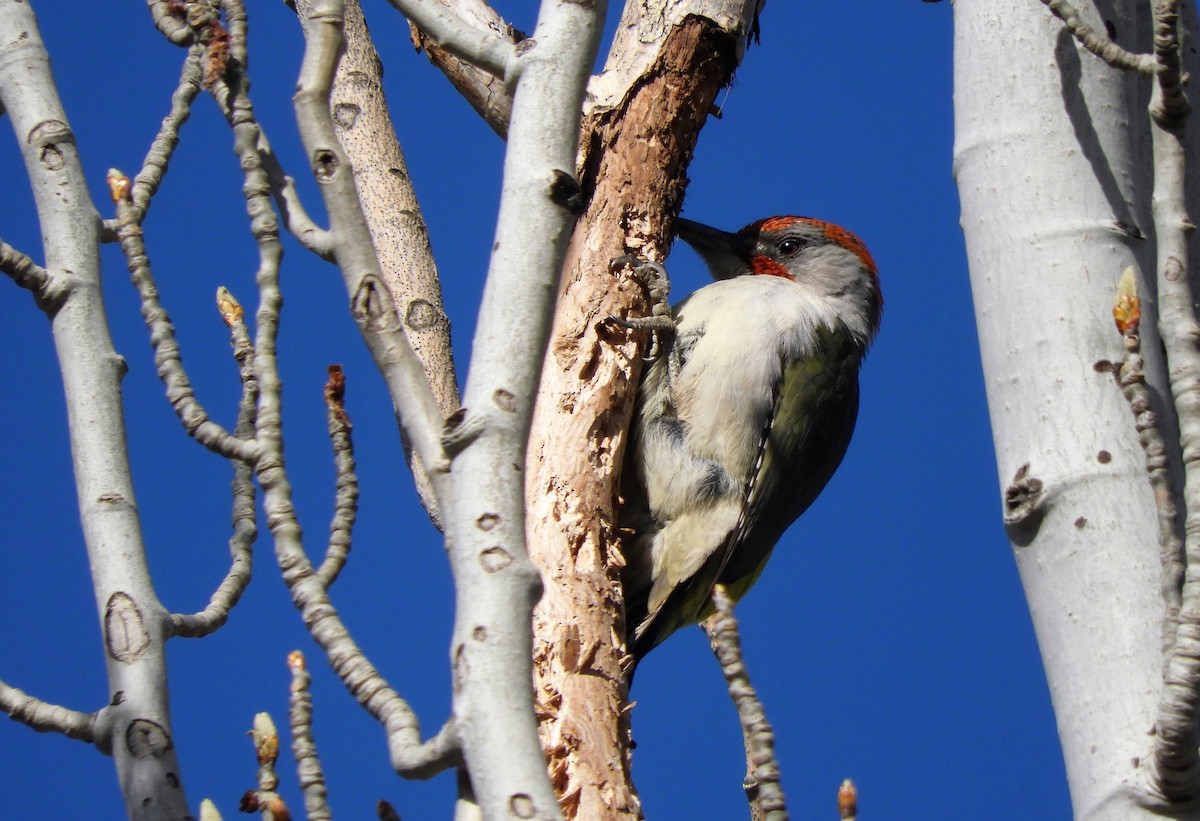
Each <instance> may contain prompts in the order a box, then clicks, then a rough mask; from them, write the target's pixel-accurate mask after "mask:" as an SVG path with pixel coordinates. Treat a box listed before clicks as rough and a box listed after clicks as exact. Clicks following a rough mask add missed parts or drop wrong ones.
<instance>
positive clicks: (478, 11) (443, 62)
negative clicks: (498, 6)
mask: <svg viewBox="0 0 1200 821" xmlns="http://www.w3.org/2000/svg"><path fill="white" fill-rule="evenodd" d="M436 2H439V3H441V4H442V5H444V6H446V7H447V8H449V9H450V10H452V11H453V12H454V13H455V14H457V15H458V16H459V17H461V18H462V19H463V20H466V21H467V22H468V23H470V24H471V25H473V26H475V27H476V28H486V29H490V30H491V31H494V32H496V33H497V34H498V35H500V36H501V37H504V38H505V39H507V40H509V41H510V42H511V43H512V44H513V45H514V46H515V45H516V44H518V43H520V42H521V41H522V40H524V39H525V34H524V33H523V32H520V31H517V30H516V29H515V28H513V26H512V25H511V24H509V23H508V22H506V21H505V20H504V18H503V17H501V16H500V14H499V13H498V12H497V11H496V10H495V9H493V8H492V7H491V6H489V5H488V4H487V3H485V2H483V0H436ZM410 25H411V28H412V36H413V45H415V46H416V47H417V48H418V49H419V50H421V51H424V52H425V54H426V55H427V56H428V57H429V62H431V63H433V64H434V65H435V66H437V68H438V69H439V70H441V72H442V73H443V74H445V75H446V79H448V80H449V81H450V83H451V84H452V85H453V86H454V87H455V88H456V89H458V92H459V94H461V95H462V96H463V99H465V100H466V101H467V102H468V103H469V104H470V105H471V107H472V108H474V109H475V111H476V112H478V114H479V116H480V117H482V118H483V121H484V122H485V123H487V124H488V126H489V127H491V129H492V130H493V131H495V132H496V134H497V135H499V136H500V138H501V139H503V138H504V137H506V136H507V134H508V121H509V118H510V117H512V93H511V91H510V89H509V88H508V87H507V86H506V85H505V82H504V77H503V76H498V75H496V74H494V73H492V72H490V71H485V70H484V69H481V68H479V67H478V66H476V65H473V64H472V63H470V62H468V61H466V60H463V59H461V58H460V57H458V56H457V55H455V54H452V53H451V52H449V51H447V50H446V49H444V48H442V47H441V46H439V45H437V44H436V43H434V42H432V41H431V40H430V39H429V37H427V36H426V35H425V33H424V32H423V31H421V29H420V28H419V27H418V26H416V25H412V24H410Z"/></svg>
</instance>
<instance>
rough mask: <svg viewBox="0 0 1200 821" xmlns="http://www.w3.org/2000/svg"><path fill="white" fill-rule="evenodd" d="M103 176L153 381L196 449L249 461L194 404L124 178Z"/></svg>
mask: <svg viewBox="0 0 1200 821" xmlns="http://www.w3.org/2000/svg"><path fill="white" fill-rule="evenodd" d="M108 176H109V186H110V188H111V189H112V191H113V198H114V199H115V200H116V202H117V239H118V241H119V242H120V244H121V252H122V253H123V254H124V255H125V261H126V263H127V264H128V266H129V273H130V277H131V279H132V280H133V284H134V286H135V287H136V288H137V290H138V295H139V296H140V297H141V298H142V318H143V319H145V321H146V328H147V329H148V330H149V331H150V344H151V345H152V346H153V348H154V364H155V366H156V368H157V369H158V378H159V379H161V380H162V383H163V386H164V387H165V388H166V390H167V401H168V402H170V403H171V407H172V408H174V409H175V415H176V416H178V417H179V421H180V422H182V423H183V428H184V430H186V431H187V433H188V435H189V436H191V437H192V438H193V439H195V440H196V441H197V442H199V443H200V444H201V445H203V446H204V447H206V448H208V449H209V450H211V451H212V452H213V453H216V454H218V455H220V456H224V457H225V458H226V459H237V460H239V461H242V462H253V461H254V460H255V459H256V458H257V457H258V448H257V447H256V446H255V444H254V442H253V441H247V440H245V439H238V438H237V437H235V436H233V435H232V434H231V433H229V431H227V430H225V428H223V427H221V425H219V424H218V423H216V422H214V421H212V419H211V418H209V416H208V412H207V411H205V410H204V406H203V405H201V404H200V402H199V401H197V400H196V394H195V391H193V390H192V382H191V379H189V378H188V375H187V371H186V370H185V369H184V367H183V359H182V358H181V356H180V352H179V343H178V341H177V340H176V339H175V326H174V325H173V324H172V322H171V317H170V316H169V315H168V314H167V311H166V309H165V308H163V306H162V303H160V302H159V299H158V286H157V285H156V284H155V282H154V275H153V273H152V272H151V270H150V259H149V258H148V257H147V256H146V244H145V241H144V239H143V237H142V229H141V227H140V226H139V225H138V224H137V221H136V220H137V217H138V213H137V211H136V209H135V208H134V206H133V204H132V202H130V200H129V193H130V183H129V178H128V177H125V176H124V175H123V174H121V173H120V172H119V171H116V170H115V169H113V170H110V171H109V172H108Z"/></svg>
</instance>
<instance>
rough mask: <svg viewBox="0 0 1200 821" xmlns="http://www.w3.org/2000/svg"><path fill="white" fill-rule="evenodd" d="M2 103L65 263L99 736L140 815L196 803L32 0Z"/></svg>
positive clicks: (70, 159) (4, 42) (22, 13)
mask: <svg viewBox="0 0 1200 821" xmlns="http://www.w3.org/2000/svg"><path fill="white" fill-rule="evenodd" d="M0 51H2V52H3V53H4V55H5V57H4V59H3V60H0V101H2V104H3V105H4V107H5V108H6V109H7V111H8V114H9V120H10V122H11V123H12V126H13V131H14V133H15V135H16V138H17V139H16V142H17V144H18V145H19V146H20V147H21V152H22V156H23V159H24V161H25V169H26V173H27V174H28V177H29V182H30V187H31V189H32V190H33V195H34V202H35V204H36V207H37V214H38V221H39V223H40V225H41V228H42V236H43V238H44V243H45V251H46V266H45V267H46V269H47V270H49V271H56V272H57V271H63V272H68V271H69V272H70V274H69V276H70V277H72V278H73V279H74V280H75V283H76V286H77V287H68V288H67V289H65V298H64V299H63V301H62V304H61V305H59V306H58V307H57V309H56V310H55V311H54V312H53V313H52V314H51V316H50V320H51V331H52V333H53V337H54V345H55V349H56V352H57V354H58V362H59V368H60V370H61V372H62V380H63V385H64V394H65V396H66V405H67V420H68V427H69V430H70V441H71V458H72V463H73V466H74V470H75V482H76V493H77V497H78V502H79V509H80V519H81V522H82V525H83V535H84V541H85V543H86V545H87V551H88V563H89V567H90V568H91V574H92V587H93V591H94V595H95V598H96V605H97V609H98V611H99V612H100V614H101V618H102V625H103V635H104V643H105V650H106V653H105V661H106V667H107V673H108V682H107V686H108V692H109V693H113V694H116V693H120V694H121V698H120V700H119V701H118V700H117V699H116V698H114V699H113V703H111V704H110V705H109V706H108V707H106V708H105V709H104V711H103V719H104V721H105V726H106V730H105V732H104V733H103V734H102V736H101V737H102V738H104V739H111V738H121V739H132V740H133V742H135V743H129V742H127V743H120V744H111V745H109V746H108V747H107V748H106V749H107V750H111V754H112V756H113V759H114V762H115V764H116V769H117V773H118V780H119V782H120V784H121V785H122V787H123V792H124V798H125V810H126V814H127V815H128V817H129V818H130V819H133V821H149V819H151V818H161V817H164V816H171V817H177V818H182V817H184V816H186V815H187V814H188V812H189V809H188V802H187V797H186V795H185V792H184V790H183V788H182V786H181V778H180V769H179V760H178V757H177V755H176V753H175V745H174V742H173V740H172V733H171V720H170V707H169V704H168V700H167V686H166V681H167V668H166V656H165V652H164V650H165V644H166V638H167V633H168V629H169V628H168V625H169V619H168V616H167V613H166V611H165V609H164V608H163V606H162V604H161V603H160V602H159V600H158V596H157V594H156V593H155V590H154V585H153V582H152V580H151V578H150V570H149V567H148V566H147V564H146V552H145V545H144V543H143V541H142V535H141V522H140V520H139V518H138V512H137V503H136V498H135V496H134V492H133V480H132V476H131V472H130V466H129V454H128V448H127V446H126V439H125V426H124V416H123V408H122V404H121V388H120V380H121V375H122V374H123V373H124V362H123V360H122V359H121V358H120V357H119V356H117V353H116V351H115V350H114V349H113V345H112V339H111V336H110V334H109V330H108V322H107V318H106V316H105V313H104V306H103V302H102V299H101V292H102V287H101V280H100V255H99V242H100V218H99V215H98V214H97V211H96V207H95V205H94V204H93V203H92V201H91V198H90V196H89V194H88V189H87V184H86V179H85V177H84V173H83V168H82V166H81V163H80V161H79V154H78V151H77V148H76V138H75V134H74V132H73V131H72V130H71V127H70V125H69V124H68V119H67V114H66V111H65V110H64V109H63V106H62V102H61V100H60V98H59V95H58V90H57V88H56V86H55V84H54V78H53V75H52V73H51V70H50V60H49V56H48V55H47V53H46V49H45V44H44V43H43V42H42V39H41V35H40V33H39V31H38V25H37V20H36V18H35V16H34V13H33V10H32V8H30V4H29V3H26V2H15V1H14V0H0Z"/></svg>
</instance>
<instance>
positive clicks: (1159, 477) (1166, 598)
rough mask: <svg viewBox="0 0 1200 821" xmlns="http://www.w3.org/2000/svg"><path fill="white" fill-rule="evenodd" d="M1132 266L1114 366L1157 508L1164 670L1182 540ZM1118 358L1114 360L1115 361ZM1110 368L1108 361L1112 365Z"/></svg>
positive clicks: (1125, 278)
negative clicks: (1121, 352) (1121, 350)
mask: <svg viewBox="0 0 1200 821" xmlns="http://www.w3.org/2000/svg"><path fill="white" fill-rule="evenodd" d="M1133 274H1134V271H1133V268H1132V267H1130V268H1127V269H1125V272H1124V273H1123V274H1122V275H1121V281H1120V285H1119V286H1118V289H1117V298H1116V302H1115V304H1114V306H1113V317H1114V319H1115V320H1116V323H1117V330H1118V331H1120V333H1121V337H1122V339H1123V340H1124V343H1125V358H1124V361H1122V362H1121V364H1120V367H1119V369H1118V370H1117V373H1116V377H1117V383H1118V384H1119V385H1120V386H1121V392H1122V394H1124V396H1125V399H1126V401H1128V402H1129V407H1130V409H1131V410H1132V411H1133V415H1134V422H1135V425H1136V427H1137V431H1138V441H1139V443H1140V444H1141V446H1142V450H1143V451H1144V452H1145V454H1146V474H1147V478H1148V479H1149V480H1150V487H1151V488H1153V490H1154V506H1155V509H1156V510H1157V512H1158V547H1159V556H1160V558H1161V561H1162V583H1161V587H1162V595H1163V625H1162V642H1163V673H1164V674H1165V673H1166V671H1167V667H1168V662H1169V660H1170V655H1171V650H1172V648H1173V646H1174V644H1175V633H1176V630H1177V629H1178V625H1179V609H1180V606H1181V604H1182V589H1183V572H1184V570H1183V544H1182V543H1181V541H1180V539H1179V531H1178V528H1177V526H1178V521H1177V520H1178V515H1179V511H1178V508H1177V507H1176V504H1175V499H1176V495H1175V488H1174V486H1173V483H1172V481H1171V472H1170V469H1169V468H1170V465H1169V461H1168V458H1167V449H1166V442H1165V441H1164V440H1163V437H1162V433H1161V432H1160V431H1159V429H1158V415H1157V414H1156V413H1155V412H1154V410H1153V406H1154V398H1153V396H1152V395H1151V393H1150V391H1149V390H1148V389H1147V388H1146V376H1145V374H1144V373H1143V372H1142V367H1143V365H1142V356H1141V337H1140V336H1139V335H1138V327H1139V324H1140V321H1141V300H1140V299H1139V298H1138V294H1137V285H1136V281H1135V279H1134V275H1133ZM1115 364H1116V363H1112V365H1115ZM1110 367H1111V366H1110Z"/></svg>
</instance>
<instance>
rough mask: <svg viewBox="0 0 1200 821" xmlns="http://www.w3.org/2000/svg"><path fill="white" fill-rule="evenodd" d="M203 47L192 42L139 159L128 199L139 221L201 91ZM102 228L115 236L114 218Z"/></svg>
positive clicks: (115, 224) (142, 220) (111, 235)
mask: <svg viewBox="0 0 1200 821" xmlns="http://www.w3.org/2000/svg"><path fill="white" fill-rule="evenodd" d="M203 52H204V49H203V48H202V47H200V46H195V45H194V46H192V48H191V50H190V51H189V52H188V56H187V59H185V60H184V61H183V70H182V73H181V74H180V77H179V84H178V86H176V88H175V93H174V94H172V95H171V110H170V112H169V113H168V114H167V116H166V117H164V118H163V121H162V126H161V127H160V128H159V130H158V134H156V135H155V136H154V140H153V142H151V143H150V148H149V150H148V151H147V152H146V158H145V159H144V160H143V161H142V170H141V171H139V172H138V173H137V177H136V178H135V179H134V181H133V188H132V191H131V195H130V199H131V201H132V203H133V219H134V222H136V223H137V224H138V225H141V224H142V222H144V221H145V219H146V211H147V210H148V209H149V208H150V200H151V199H152V198H153V197H154V194H155V192H157V191H158V187H159V185H161V184H162V180H163V177H164V176H165V175H166V173H167V166H168V165H169V164H170V162H171V157H172V156H173V155H174V153H175V149H176V147H177V146H178V145H179V130H180V129H181V128H182V127H183V124H184V123H186V122H187V120H188V117H190V116H191V113H192V102H193V101H194V100H195V99H196V96H197V95H198V94H199V93H200V57H201V55H202V54H203ZM104 232H105V236H106V238H108V237H115V235H116V232H117V221H116V220H115V219H114V220H105V221H104Z"/></svg>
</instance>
